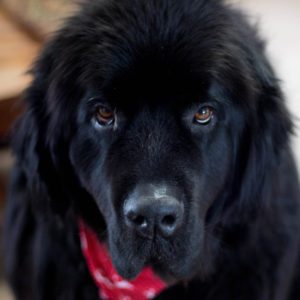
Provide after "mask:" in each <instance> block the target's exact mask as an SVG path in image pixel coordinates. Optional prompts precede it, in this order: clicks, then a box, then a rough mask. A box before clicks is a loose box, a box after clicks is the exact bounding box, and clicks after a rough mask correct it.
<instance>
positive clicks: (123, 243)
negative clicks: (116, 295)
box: [5, 0, 300, 300]
mask: <svg viewBox="0 0 300 300" xmlns="http://www.w3.org/2000/svg"><path fill="white" fill-rule="evenodd" d="M33 75H34V81H33V83H32V84H31V86H30V88H29V89H28V90H27V94H26V97H25V98H26V103H27V110H26V112H25V114H24V115H23V116H22V118H21V119H20V120H19V122H18V124H17V126H16V127H17V128H16V132H15V136H14V143H13V148H14V153H15V155H16V164H15V168H14V172H13V176H12V181H11V187H10V193H9V199H8V200H9V201H8V208H7V213H6V236H5V248H6V269H7V274H8V278H9V282H10V284H11V286H12V289H13V291H14V293H15V295H16V298H17V299H22V300H26V299H30V300H34V299H43V300H44V299H51V300H52V299H64V300H67V299H72V300H73V299H99V298H98V292H97V288H96V287H95V285H94V284H93V281H92V279H91V277H90V275H89V273H88V270H87V267H86V264H85V261H84V259H83V256H82V254H81V251H80V246H79V239H78V229H77V219H78V217H82V218H84V219H85V220H86V222H88V223H89V224H90V226H92V227H93V228H94V229H95V231H97V232H98V234H99V238H100V239H102V240H103V241H105V242H107V243H108V246H109V249H110V253H111V256H112V260H113V263H114V264H115V266H116V268H117V270H118V271H119V273H120V274H121V275H123V276H125V277H127V278H132V277H134V276H136V275H137V274H138V273H139V272H140V270H141V268H142V267H143V266H144V265H145V264H151V265H152V266H153V267H154V269H155V271H156V272H157V273H158V274H159V275H160V276H161V277H162V278H164V279H168V280H171V281H172V282H173V285H172V286H171V287H170V288H169V289H167V290H166V291H165V292H163V293H162V294H161V295H160V296H159V297H158V298H159V299H172V300H175V299H201V300H214V299H215V300H220V299H222V300H240V299H243V300H247V299H249V300H250V299H251V300H254V299H255V300H267V299H272V300H288V299H289V300H295V299H298V298H299V297H300V291H298V289H299V288H298V284H299V279H298V278H299V270H300V264H299V263H298V254H299V222H300V221H299V220H300V219H299V194H300V192H299V183H298V179H297V174H296V170H295V163H294V160H293V158H292V156H291V152H290V149H289V136H290V134H291V131H292V124H291V121H290V116H289V114H288V113H287V111H286V108H285V104H284V100H283V96H282V93H281V90H280V87H279V85H278V80H277V79H276V77H275V75H274V73H273V70H272V68H271V67H270V65H269V63H268V61H267V59H266V57H265V54H264V46H263V43H262V42H261V40H260V39H259V38H258V37H257V35H256V33H255V30H254V29H252V28H251V27H250V26H249V25H248V24H247V22H246V21H245V17H244V16H243V15H242V14H241V13H240V12H238V11H235V10H234V9H232V8H230V7H227V6H225V5H224V4H223V3H222V2H221V1H218V0H184V1H173V0H97V1H96V0H93V1H89V2H88V3H87V4H85V5H83V7H82V9H81V10H80V12H79V13H78V14H77V15H76V16H74V17H72V18H71V19H69V20H68V21H67V23H66V25H65V26H64V27H63V28H62V29H61V30H60V31H59V32H58V33H57V34H56V35H55V37H54V38H53V39H52V40H51V41H50V42H49V43H48V44H47V45H46V47H45V49H44V51H43V52H42V54H41V56H40V58H39V59H38V61H37V63H36V65H35V67H34V70H33ZM91 99H92V100H91ZM99 103H102V104H103V103H105V105H107V106H109V107H111V109H113V110H114V109H115V110H116V114H117V125H116V126H113V127H107V128H100V126H99V125H97V124H96V122H95V111H96V108H97V106H98V105H99ZM204 104H205V105H209V106H210V107H212V108H213V109H214V117H213V119H212V120H211V122H210V123H209V124H207V125H199V124H195V122H194V121H193V120H194V115H195V113H196V112H197V110H198V109H199V107H200V106H201V105H204ZM140 184H165V185H167V186H168V187H170V188H172V189H176V191H177V195H178V200H179V201H180V202H181V203H183V206H184V210H185V212H184V221H183V225H182V226H181V228H180V229H179V231H178V232H177V233H176V235H174V236H173V237H171V238H163V237H161V236H159V235H157V236H156V237H155V239H154V240H152V241H148V240H147V241H146V240H144V239H142V238H141V237H139V236H137V235H136V234H135V233H134V232H132V231H131V230H130V229H129V228H127V227H126V225H125V223H124V216H123V215H122V207H123V203H124V201H126V199H127V198H128V197H131V196H130V195H131V193H132V192H133V190H134V189H135V187H136V186H137V185H140ZM297 280H298V281H297Z"/></svg>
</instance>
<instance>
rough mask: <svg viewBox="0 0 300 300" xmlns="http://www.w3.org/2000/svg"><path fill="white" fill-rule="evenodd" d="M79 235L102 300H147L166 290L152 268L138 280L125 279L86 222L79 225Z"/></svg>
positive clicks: (141, 274)
mask: <svg viewBox="0 0 300 300" xmlns="http://www.w3.org/2000/svg"><path fill="white" fill-rule="evenodd" d="M79 234H80V242H81V249H82V252H83V255H84V257H85V259H86V263H87V266H88V268H89V271H90V274H91V275H92V277H93V279H94V281H95V283H96V285H97V286H98V288H99V296H100V298H101V299H107V300H147V299H152V298H154V297H155V296H157V295H158V294H159V293H160V292H161V291H162V290H163V289H165V288H166V285H165V283H164V282H163V281H161V280H160V279H159V278H158V277H156V276H155V275H154V273H153V271H152V270H151V268H149V267H148V268H145V269H144V270H143V271H142V272H141V273H140V275H139V276H138V277H137V278H136V279H134V280H131V281H127V280H125V279H123V278H122V277H121V276H120V275H118V273H117V272H116V270H115V269H114V267H113V265H112V262H111V258H110V256H109V253H108V251H107V249H106V248H105V246H104V245H103V244H101V243H100V241H99V239H98V238H97V236H96V234H95V233H94V231H93V230H92V229H91V228H90V227H88V226H87V225H86V224H85V223H84V222H83V221H82V220H80V221H79Z"/></svg>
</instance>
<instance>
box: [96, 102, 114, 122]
mask: <svg viewBox="0 0 300 300" xmlns="http://www.w3.org/2000/svg"><path fill="white" fill-rule="evenodd" d="M96 119H97V121H98V123H99V124H100V125H101V126H109V125H112V124H113V123H114V121H115V112H114V111H112V110H111V109H109V108H107V107H104V106H99V107H98V109H97V111H96Z"/></svg>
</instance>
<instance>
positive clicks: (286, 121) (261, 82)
mask: <svg viewBox="0 0 300 300" xmlns="http://www.w3.org/2000/svg"><path fill="white" fill-rule="evenodd" d="M249 44H252V43H249ZM253 44H255V43H253ZM248 66H249V67H250V69H251V73H252V76H251V77H252V78H253V82H255V83H256V87H255V93H254V97H253V98H254V99H253V103H252V106H251V107H248V108H247V110H248V111H247V112H246V115H247V116H246V124H245V127H244V130H243V133H242V134H241V137H240V141H239V145H238V146H237V147H238V149H237V151H236V152H237V156H236V162H235V167H234V169H235V170H236V174H235V176H234V183H233V191H232V195H231V199H236V200H237V202H236V203H234V205H233V207H232V209H231V208H230V209H229V210H228V211H227V213H228V214H227V215H226V220H227V221H226V222H229V223H232V222H237V223H238V222H240V221H241V220H246V221H247V220H249V219H250V220H254V218H255V217H257V216H258V210H261V209H264V208H267V207H268V206H269V204H270V203H271V201H274V199H273V196H272V191H274V187H276V186H277V185H278V182H277V180H278V178H277V176H278V167H279V166H280V163H281V161H282V159H286V158H284V157H283V156H284V155H285V156H286V154H287V153H289V152H288V151H289V138H290V135H291V133H292V130H293V125H292V121H291V116H290V114H289V113H288V111H287V108H286V105H285V101H284V97H283V94H282V91H281V88H280V86H279V81H278V79H277V78H276V77H275V74H274V71H273V70H272V67H271V66H270V64H269V62H268V61H267V59H266V57H265V55H264V49H263V44H262V43H261V44H257V45H256V47H253V48H251V49H248ZM246 84H247V83H246ZM249 84H252V83H251V82H250V83H249ZM226 222H225V223H226Z"/></svg>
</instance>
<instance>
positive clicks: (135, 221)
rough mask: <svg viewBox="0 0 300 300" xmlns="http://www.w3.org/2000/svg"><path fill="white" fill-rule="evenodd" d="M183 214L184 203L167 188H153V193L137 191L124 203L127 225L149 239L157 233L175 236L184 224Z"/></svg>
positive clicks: (164, 235)
mask: <svg viewBox="0 0 300 300" xmlns="http://www.w3.org/2000/svg"><path fill="white" fill-rule="evenodd" d="M142 190H143V189H142ZM163 191H165V192H163ZM183 215H184V206H183V203H181V202H180V201H179V200H178V199H177V198H176V197H174V196H173V195H170V194H168V193H167V189H166V188H164V189H153V190H152V192H151V193H149V192H148V193H144V192H143V191H135V192H134V193H133V195H132V196H130V197H129V198H128V199H127V200H126V201H125V203H124V218H125V224H126V226H128V227H129V228H131V229H132V230H134V231H135V232H136V233H137V234H138V235H140V236H142V237H145V238H149V239H152V238H153V236H154V235H155V234H159V235H161V236H163V237H172V236H174V235H175V234H176V232H177V231H178V229H179V228H180V227H181V225H182V222H183Z"/></svg>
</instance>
